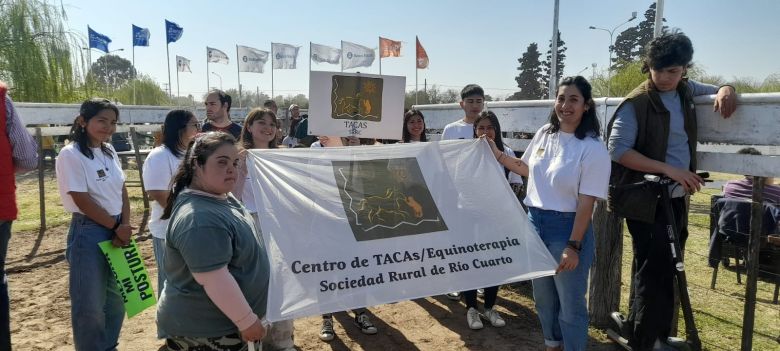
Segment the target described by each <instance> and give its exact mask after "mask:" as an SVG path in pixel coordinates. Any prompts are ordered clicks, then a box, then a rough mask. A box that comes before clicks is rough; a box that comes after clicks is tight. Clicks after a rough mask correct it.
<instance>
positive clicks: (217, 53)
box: [206, 46, 230, 65]
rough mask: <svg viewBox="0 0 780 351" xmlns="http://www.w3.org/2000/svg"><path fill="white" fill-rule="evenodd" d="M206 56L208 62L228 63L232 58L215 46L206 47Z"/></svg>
mask: <svg viewBox="0 0 780 351" xmlns="http://www.w3.org/2000/svg"><path fill="white" fill-rule="evenodd" d="M206 56H207V60H208V62H215V63H224V64H226V65H227V64H228V63H230V59H229V58H228V55H227V54H226V53H224V52H222V51H221V50H217V49H215V48H210V47H208V46H207V47H206Z"/></svg>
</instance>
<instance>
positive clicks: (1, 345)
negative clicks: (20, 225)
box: [0, 221, 13, 350]
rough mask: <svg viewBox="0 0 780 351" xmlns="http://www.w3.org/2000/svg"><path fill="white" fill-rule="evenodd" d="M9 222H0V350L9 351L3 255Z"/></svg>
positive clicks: (6, 281)
mask: <svg viewBox="0 0 780 351" xmlns="http://www.w3.org/2000/svg"><path fill="white" fill-rule="evenodd" d="M12 223H13V222H11V221H0V350H10V349H11V314H10V309H11V303H10V300H9V298H8V277H6V275H5V257H6V256H5V255H6V253H8V241H10V240H11V224H12Z"/></svg>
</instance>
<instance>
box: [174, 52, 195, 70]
mask: <svg viewBox="0 0 780 351" xmlns="http://www.w3.org/2000/svg"><path fill="white" fill-rule="evenodd" d="M176 69H178V70H179V72H190V73H192V70H190V60H188V59H186V58H184V57H182V56H179V55H176Z"/></svg>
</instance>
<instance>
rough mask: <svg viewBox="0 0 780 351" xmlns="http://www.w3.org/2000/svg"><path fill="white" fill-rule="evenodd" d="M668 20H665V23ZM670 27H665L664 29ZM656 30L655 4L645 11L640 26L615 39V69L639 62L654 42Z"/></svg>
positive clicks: (613, 61) (621, 33) (629, 29)
mask: <svg viewBox="0 0 780 351" xmlns="http://www.w3.org/2000/svg"><path fill="white" fill-rule="evenodd" d="M665 21H666V19H664V22H665ZM666 28H668V27H666V26H664V29H666ZM654 30H655V2H653V3H652V4H650V7H649V8H648V9H647V11H645V19H644V20H643V21H642V22H639V24H638V25H636V26H633V27H629V28H627V29H626V30H624V31H622V32H620V34H618V36H617V38H615V46H614V50H615V57H613V58H612V64H613V65H614V66H613V68H622V67H623V66H625V65H626V64H628V63H631V62H634V61H638V60H640V59H641V58H642V55H644V53H645V46H646V45H647V43H649V42H650V40H653V32H654Z"/></svg>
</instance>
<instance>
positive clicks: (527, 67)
mask: <svg viewBox="0 0 780 351" xmlns="http://www.w3.org/2000/svg"><path fill="white" fill-rule="evenodd" d="M541 55H542V54H540V53H539V45H538V44H536V43H531V44H530V45H528V49H527V50H526V52H525V53H524V54H523V57H521V58H519V59H517V62H519V63H520V67H517V70H519V71H520V74H518V75H517V77H515V81H516V82H517V87H518V88H520V91H519V92H517V93H515V94H513V95H511V96H510V97H509V98H507V100H535V99H538V98H539V97H541V96H542V63H541V62H539V56H541Z"/></svg>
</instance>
